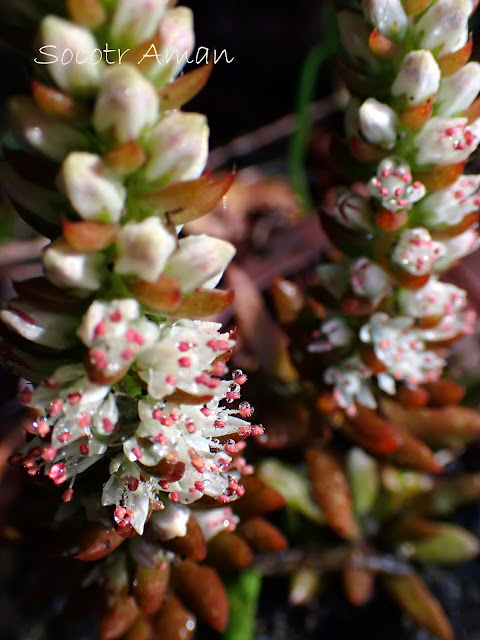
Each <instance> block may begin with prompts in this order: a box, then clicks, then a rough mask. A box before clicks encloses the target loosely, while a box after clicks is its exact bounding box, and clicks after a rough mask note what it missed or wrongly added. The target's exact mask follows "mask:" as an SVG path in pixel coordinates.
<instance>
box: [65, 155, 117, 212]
mask: <svg viewBox="0 0 480 640" xmlns="http://www.w3.org/2000/svg"><path fill="white" fill-rule="evenodd" d="M60 181H61V184H62V186H63V188H64V190H65V192H66V194H67V196H68V199H69V200H70V203H71V204H72V206H73V208H74V209H75V211H76V212H77V213H78V214H79V215H80V216H81V217H82V218H83V219H84V220H94V221H96V222H110V223H111V222H118V221H119V220H120V216H121V214H122V211H123V207H124V204H125V199H126V190H125V187H124V186H123V184H122V183H121V182H120V181H119V180H116V179H115V178H114V177H113V176H112V175H109V172H108V170H107V169H106V168H105V167H104V166H103V164H102V160H101V158H100V156H97V155H95V154H93V153H85V152H73V153H70V154H69V155H68V156H67V158H66V159H65V161H64V163H63V165H62V170H61V173H60Z"/></svg>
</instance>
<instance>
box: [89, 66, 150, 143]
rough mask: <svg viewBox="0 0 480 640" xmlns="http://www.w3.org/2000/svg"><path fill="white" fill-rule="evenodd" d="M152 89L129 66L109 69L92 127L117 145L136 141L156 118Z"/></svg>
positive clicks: (96, 104) (98, 98)
mask: <svg viewBox="0 0 480 640" xmlns="http://www.w3.org/2000/svg"><path fill="white" fill-rule="evenodd" d="M158 112H159V98H158V95H157V91H156V90H155V89H154V87H153V86H152V85H151V84H150V82H148V80H145V78H144V77H143V75H142V74H141V73H140V72H139V71H137V69H135V67H133V66H132V65H129V64H124V65H122V66H116V67H114V68H112V69H109V70H108V72H107V73H106V74H105V76H104V79H103V81H102V86H101V88H100V92H99V94H98V97H97V100H96V102H95V109H94V112H93V126H94V127H95V129H96V131H97V132H98V133H99V134H101V135H105V136H107V138H109V139H110V138H111V139H112V140H113V141H114V142H115V143H116V144H122V143H125V142H129V141H131V140H136V139H138V138H139V137H140V135H141V134H142V133H143V132H144V130H145V129H146V128H147V127H150V126H152V125H153V124H154V123H155V121H156V119H157V116H158Z"/></svg>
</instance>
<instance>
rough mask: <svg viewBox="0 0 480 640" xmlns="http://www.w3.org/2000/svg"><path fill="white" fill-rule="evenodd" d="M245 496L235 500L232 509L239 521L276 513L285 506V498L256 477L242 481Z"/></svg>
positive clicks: (249, 477)
mask: <svg viewBox="0 0 480 640" xmlns="http://www.w3.org/2000/svg"><path fill="white" fill-rule="evenodd" d="M242 484H243V486H244V488H245V495H244V496H243V497H242V498H240V499H239V500H235V502H234V503H233V504H232V508H233V510H234V511H235V513H236V514H237V515H239V516H240V518H241V519H246V518H251V517H253V516H258V515H262V514H264V513H268V512H270V511H276V510H277V509H281V508H282V507H284V506H285V504H286V501H285V498H284V497H283V496H282V495H281V494H280V493H278V491H275V489H272V488H271V487H269V486H268V485H266V484H265V483H264V482H263V480H260V478H257V477H256V476H247V477H246V478H243V479H242Z"/></svg>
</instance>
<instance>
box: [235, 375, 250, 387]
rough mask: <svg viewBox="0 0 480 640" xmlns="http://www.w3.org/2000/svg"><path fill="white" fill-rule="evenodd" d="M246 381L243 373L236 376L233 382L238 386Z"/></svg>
mask: <svg viewBox="0 0 480 640" xmlns="http://www.w3.org/2000/svg"><path fill="white" fill-rule="evenodd" d="M246 381H247V376H246V375H245V374H244V373H243V374H242V375H241V376H237V377H236V378H235V382H236V383H237V384H239V385H242V384H245V382H246Z"/></svg>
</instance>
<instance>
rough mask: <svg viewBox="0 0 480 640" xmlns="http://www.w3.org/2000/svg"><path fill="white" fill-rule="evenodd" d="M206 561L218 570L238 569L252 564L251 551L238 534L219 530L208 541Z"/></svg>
mask: <svg viewBox="0 0 480 640" xmlns="http://www.w3.org/2000/svg"><path fill="white" fill-rule="evenodd" d="M207 562H208V564H210V565H212V566H214V567H215V568H216V569H218V570H219V571H238V570H239V569H245V567H248V566H250V565H251V564H252V562H253V553H252V550H251V549H250V547H249V546H248V544H247V543H246V542H245V540H243V539H242V538H240V536H238V535H237V534H235V533H231V532H230V531H221V532H220V533H218V534H217V535H216V536H214V537H213V538H212V539H211V540H210V541H209V543H208V553H207Z"/></svg>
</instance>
